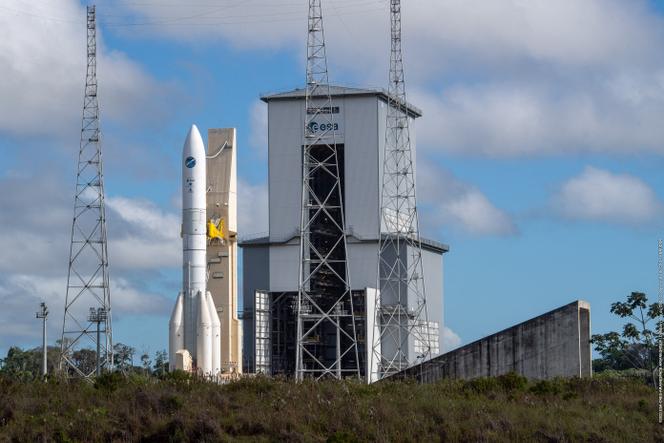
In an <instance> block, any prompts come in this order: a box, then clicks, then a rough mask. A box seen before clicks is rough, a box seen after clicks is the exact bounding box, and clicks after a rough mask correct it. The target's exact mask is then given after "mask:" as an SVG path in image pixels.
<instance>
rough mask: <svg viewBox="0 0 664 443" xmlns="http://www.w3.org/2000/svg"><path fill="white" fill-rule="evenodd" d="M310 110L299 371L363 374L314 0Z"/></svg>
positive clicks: (321, 38) (310, 21) (304, 156)
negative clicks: (361, 372)
mask: <svg viewBox="0 0 664 443" xmlns="http://www.w3.org/2000/svg"><path fill="white" fill-rule="evenodd" d="M304 115H305V117H304V141H303V147H302V207H301V208H302V214H301V215H302V218H301V222H300V267H299V284H298V297H297V306H296V309H297V346H296V353H295V358H296V362H295V367H296V372H295V377H296V379H297V380H302V379H303V378H305V377H310V378H314V379H320V378H323V377H333V378H342V377H349V376H354V377H359V376H360V362H359V355H358V345H357V335H356V331H355V317H354V310H353V295H352V293H351V289H350V288H351V286H350V282H349V274H348V264H347V261H346V257H347V256H346V231H345V228H344V207H343V197H342V194H343V190H342V189H341V180H340V176H339V159H338V156H337V145H336V140H335V137H336V136H335V131H334V125H333V124H332V98H331V95H330V85H329V81H328V71H327V55H326V52H325V34H324V31H323V16H322V10H321V1H320V0H309V19H308V41H307V76H306V97H305V113H304ZM314 121H316V122H318V123H319V124H317V125H316V128H314V127H313V126H314V125H313V123H314Z"/></svg>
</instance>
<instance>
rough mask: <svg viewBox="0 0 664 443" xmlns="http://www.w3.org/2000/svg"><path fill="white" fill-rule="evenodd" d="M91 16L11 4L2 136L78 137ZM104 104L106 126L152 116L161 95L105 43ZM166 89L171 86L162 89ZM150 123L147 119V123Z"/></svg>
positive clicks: (78, 9)
mask: <svg viewBox="0 0 664 443" xmlns="http://www.w3.org/2000/svg"><path fill="white" fill-rule="evenodd" d="M85 20H86V15H85V8H84V7H82V6H81V5H80V3H79V2H78V1H76V0H57V1H49V2H25V1H21V0H4V1H3V2H2V9H1V10H0V29H2V30H3V37H2V38H0V72H2V82H0V96H1V97H2V107H0V132H6V133H10V134H15V135H26V134H27V135H43V134H53V133H55V134H67V136H68V137H70V136H71V135H75V134H77V133H78V130H77V129H76V128H77V127H80V122H79V120H80V116H81V107H82V105H83V90H84V85H85V65H86V55H85V54H86V35H85V33H86V25H85ZM97 44H98V51H97V54H98V57H97V58H98V60H97V65H98V76H99V100H100V104H101V106H102V114H103V117H104V118H110V119H115V120H119V121H123V122H129V123H131V122H133V121H134V120H135V116H136V115H137V114H139V113H140V114H143V115H151V114H153V113H154V112H147V110H148V109H150V110H152V111H156V110H157V109H159V108H158V106H156V105H155V104H153V103H151V102H150V101H151V100H159V97H160V96H161V93H160V88H158V87H157V84H156V82H155V81H154V79H152V78H151V77H150V76H149V75H148V74H147V73H146V72H144V71H143V69H142V68H141V67H140V66H139V65H137V64H136V63H135V62H133V61H131V60H130V59H129V58H128V57H127V56H126V55H125V54H123V53H121V52H119V51H113V50H107V49H106V48H105V46H104V44H103V39H102V37H101V34H99V36H98V42H97ZM162 86H163V85H162ZM143 121H144V119H143Z"/></svg>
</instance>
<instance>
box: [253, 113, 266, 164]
mask: <svg viewBox="0 0 664 443" xmlns="http://www.w3.org/2000/svg"><path fill="white" fill-rule="evenodd" d="M249 124H250V128H249V146H250V147H251V148H252V149H253V150H254V151H256V152H257V153H258V155H259V157H261V158H267V104H265V103H263V102H262V101H260V100H256V101H255V102H254V103H253V104H252V105H251V110H250V117H249Z"/></svg>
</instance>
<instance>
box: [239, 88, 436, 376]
mask: <svg viewBox="0 0 664 443" xmlns="http://www.w3.org/2000/svg"><path fill="white" fill-rule="evenodd" d="M331 95H332V106H331V108H332V113H333V118H332V121H333V124H336V125H337V126H336V127H335V131H336V141H337V143H338V145H339V146H338V147H337V150H338V152H339V161H340V163H341V164H340V173H341V175H342V176H343V177H342V187H343V191H344V193H343V199H344V213H345V217H346V230H347V233H348V236H347V254H348V269H349V272H350V282H351V285H352V288H351V289H352V290H353V291H364V292H365V294H366V297H367V302H366V303H367V310H371V311H373V300H374V299H375V289H371V288H375V286H376V282H377V278H376V273H377V271H378V240H379V235H384V234H385V233H386V230H385V229H384V227H381V228H379V226H380V197H381V192H380V191H381V177H382V168H383V153H384V151H385V125H386V119H387V106H388V105H387V102H388V96H387V93H386V92H385V91H382V90H370V89H357V88H345V87H338V86H332V87H331ZM262 100H263V101H264V102H266V103H267V106H268V164H269V178H268V183H269V233H268V235H267V236H266V237H262V238H255V239H247V240H245V241H243V242H241V244H240V246H241V247H242V248H243V282H244V287H243V299H244V312H245V321H244V322H245V327H244V352H245V356H246V359H245V369H246V370H248V371H251V372H253V370H254V369H255V364H256V361H255V358H254V350H255V344H256V342H255V325H254V319H253V317H252V315H253V312H254V310H255V309H254V301H255V297H256V291H266V292H269V293H280V292H293V291H295V292H297V284H298V269H299V229H300V216H301V207H300V206H301V196H300V194H301V188H302V133H303V128H302V122H303V121H304V115H303V113H304V112H305V109H304V108H305V107H304V91H303V90H294V91H290V92H285V93H279V94H272V95H266V96H263V97H262ZM407 111H408V116H409V118H411V119H412V121H411V128H412V129H411V139H412V149H413V156H414V157H415V146H416V143H415V128H414V125H412V123H413V122H414V120H415V119H416V118H418V117H420V116H421V111H420V110H419V109H417V108H416V107H414V106H412V105H410V104H408V106H407ZM415 169H416V168H415ZM415 172H416V171H415ZM447 251H448V246H446V245H444V244H441V243H438V242H436V241H433V240H428V239H425V238H422V263H423V266H424V273H425V275H426V283H425V284H426V294H427V305H428V313H429V321H430V322H433V323H435V324H434V325H432V326H433V328H431V329H433V330H434V331H438V334H437V338H438V343H442V334H443V254H444V253H445V252H447ZM403 252H404V253H407V251H403ZM408 255H409V256H410V254H408ZM409 303H410V302H409ZM369 306H371V308H369ZM367 313H369V312H367ZM369 314H371V315H369V318H368V319H367V324H366V331H363V333H366V335H367V336H369V335H371V334H372V332H371V331H372V328H373V324H371V322H372V319H373V313H372V312H371V313H369ZM410 346H411V348H412V349H411V350H410V352H412V353H415V348H416V347H417V344H416V343H411V344H410ZM434 347H435V346H434ZM439 351H440V352H442V349H439ZM365 363H368V362H365Z"/></svg>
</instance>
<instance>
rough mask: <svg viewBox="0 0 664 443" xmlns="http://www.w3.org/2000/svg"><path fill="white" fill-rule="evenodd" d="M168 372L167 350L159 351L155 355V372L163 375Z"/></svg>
mask: <svg viewBox="0 0 664 443" xmlns="http://www.w3.org/2000/svg"><path fill="white" fill-rule="evenodd" d="M167 371H168V353H167V352H166V350H165V349H164V350H162V351H157V352H156V353H155V355H154V372H155V374H160V375H163V374H165V373H166V372H167Z"/></svg>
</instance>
